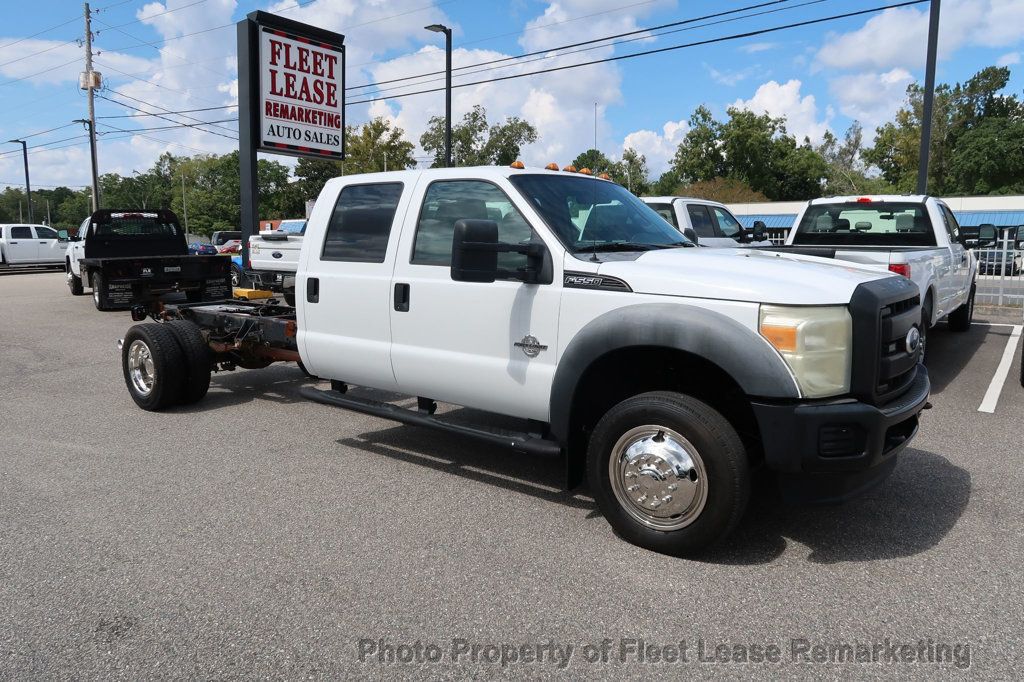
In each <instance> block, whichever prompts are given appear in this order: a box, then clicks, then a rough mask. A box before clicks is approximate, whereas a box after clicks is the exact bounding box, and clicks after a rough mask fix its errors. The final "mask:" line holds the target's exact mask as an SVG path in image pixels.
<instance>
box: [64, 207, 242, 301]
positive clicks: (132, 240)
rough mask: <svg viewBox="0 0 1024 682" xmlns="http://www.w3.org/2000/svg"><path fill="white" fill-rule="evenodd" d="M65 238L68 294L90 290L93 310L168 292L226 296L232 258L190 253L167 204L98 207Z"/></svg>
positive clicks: (197, 298)
mask: <svg viewBox="0 0 1024 682" xmlns="http://www.w3.org/2000/svg"><path fill="white" fill-rule="evenodd" d="M61 237H62V238H66V239H69V241H70V242H71V243H70V246H69V248H68V250H67V257H66V262H65V270H66V272H67V280H68V288H70V289H71V293H72V294H73V295H76V296H78V295H81V294H82V293H84V287H85V286H87V285H88V286H90V287H92V290H93V292H92V293H93V302H94V303H95V305H96V308H97V309H98V310H111V309H115V308H120V309H124V308H130V307H131V306H132V305H135V304H140V303H148V302H152V301H155V300H157V299H159V297H160V296H163V295H165V294H169V293H178V292H180V293H184V294H185V296H186V298H187V299H188V300H189V301H190V302H199V301H211V300H222V299H228V298H231V293H232V291H231V269H230V268H231V260H230V258H228V257H226V256H222V255H208V256H203V255H192V254H190V253H189V252H188V241H187V239H186V236H185V231H184V230H183V229H182V228H181V225H180V224H179V222H178V217H177V216H176V215H175V214H174V213H173V212H172V211H169V210H166V209H160V210H156V211H153V210H136V209H101V210H99V211H96V212H94V213H93V214H92V215H91V216H89V218H88V219H87V220H86V221H84V222H83V223H82V226H81V228H79V234H78V235H77V236H76V237H74V238H70V237H67V234H66V232H63V231H62V233H61Z"/></svg>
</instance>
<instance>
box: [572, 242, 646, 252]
mask: <svg viewBox="0 0 1024 682" xmlns="http://www.w3.org/2000/svg"><path fill="white" fill-rule="evenodd" d="M656 248H659V247H657V246H655V245H654V244H637V243H636V242H604V243H601V244H587V245H586V246H578V247H576V251H575V253H599V252H605V251H651V250H652V249H656Z"/></svg>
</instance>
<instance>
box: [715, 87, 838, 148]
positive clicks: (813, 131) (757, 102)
mask: <svg viewBox="0 0 1024 682" xmlns="http://www.w3.org/2000/svg"><path fill="white" fill-rule="evenodd" d="M801 85H802V84H801V82H800V81H799V80H796V79H793V80H790V81H787V82H786V83H781V84H780V83H778V82H776V81H768V82H767V83H763V84H762V85H761V86H760V87H759V88H758V89H757V92H755V93H754V96H753V97H751V98H750V99H748V100H743V99H738V100H736V101H735V102H733V104H732V106H733V107H736V108H737V109H747V110H749V111H753V112H755V113H757V114H763V113H768V114H770V115H771V116H783V117H785V118H786V130H787V132H789V133H790V134H791V135H793V136H794V137H796V139H797V141H798V142H802V141H803V139H804V137H809V138H810V139H811V142H815V143H817V142H820V141H821V138H822V136H823V135H824V134H825V131H826V130H828V129H829V125H828V124H829V120H830V119H831V118H832V114H833V112H832V111H831V107H828V108H826V110H825V118H824V120H818V105H817V103H816V101H815V99H814V95H806V96H803V97H801V96H800V86H801Z"/></svg>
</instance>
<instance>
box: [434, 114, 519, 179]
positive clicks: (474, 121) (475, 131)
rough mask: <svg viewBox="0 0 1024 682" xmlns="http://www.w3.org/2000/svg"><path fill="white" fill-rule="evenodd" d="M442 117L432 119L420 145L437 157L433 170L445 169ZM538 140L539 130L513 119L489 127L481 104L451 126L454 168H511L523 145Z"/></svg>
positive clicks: (515, 118)
mask: <svg viewBox="0 0 1024 682" xmlns="http://www.w3.org/2000/svg"><path fill="white" fill-rule="evenodd" d="M444 129H445V119H444V117H443V116H431V117H430V121H429V122H428V123H427V130H426V132H424V133H423V135H421V136H420V146H421V147H423V150H424V151H425V152H427V153H428V154H431V155H432V156H433V157H434V160H433V163H432V164H431V167H432V168H439V167H442V166H444V162H445V159H444ZM536 141H537V129H536V128H535V127H534V126H533V125H532V124H531V123H529V122H528V121H525V120H523V119H521V118H518V117H515V116H512V117H510V118H506V119H505V121H504V122H502V123H499V124H496V125H493V126H491V125H489V124H488V123H487V110H486V109H484V107H482V106H480V105H479V104H477V105H475V106H474V107H473V109H472V110H470V111H468V112H466V114H465V115H464V116H463V117H462V121H461V122H459V123H456V124H453V125H452V164H453V165H455V166H486V165H508V164H510V163H512V162H513V161H515V160H516V159H517V158H518V156H519V152H520V150H521V149H522V147H523V145H527V144H532V143H534V142H536Z"/></svg>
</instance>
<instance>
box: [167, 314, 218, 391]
mask: <svg viewBox="0 0 1024 682" xmlns="http://www.w3.org/2000/svg"><path fill="white" fill-rule="evenodd" d="M164 326H165V327H167V328H169V329H170V330H171V332H172V333H173V334H174V338H175V339H177V341H178V345H179V346H180V347H181V351H182V353H183V354H184V356H185V380H184V386H183V387H182V391H181V400H180V403H181V404H182V405H191V404H192V403H196V402H199V401H200V400H202V399H203V397H204V396H206V392H207V391H208V390H210V367H211V357H210V347H209V346H208V345H207V343H206V340H205V339H204V338H203V335H202V333H200V331H199V327H198V326H197V325H196V324H195V323H194V322H190V321H189V320H172V321H170V322H167V323H165V324H164Z"/></svg>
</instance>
